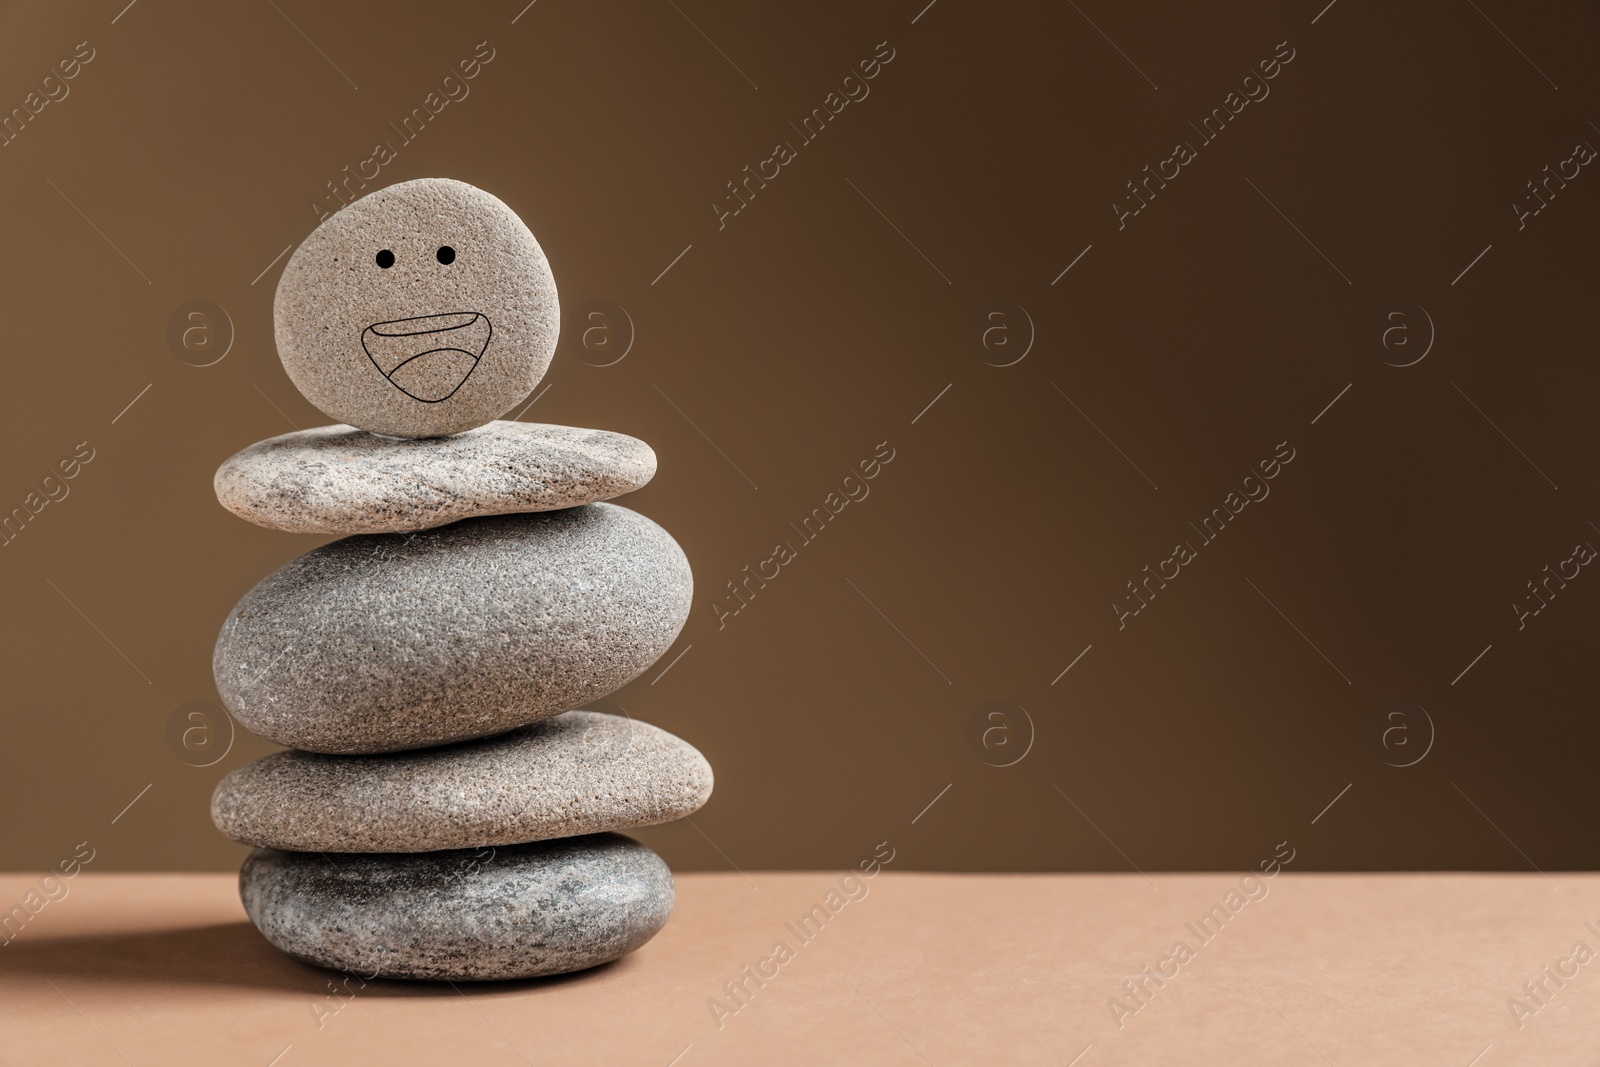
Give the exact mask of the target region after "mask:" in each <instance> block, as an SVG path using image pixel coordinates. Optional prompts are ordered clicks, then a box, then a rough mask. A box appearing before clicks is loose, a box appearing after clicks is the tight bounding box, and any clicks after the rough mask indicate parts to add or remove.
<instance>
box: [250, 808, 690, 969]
mask: <svg viewBox="0 0 1600 1067" xmlns="http://www.w3.org/2000/svg"><path fill="white" fill-rule="evenodd" d="M239 895H240V896H241V897H242V898H243V899H244V910H245V912H246V913H247V914H249V916H250V921H251V922H253V923H255V924H256V929H258V930H260V931H261V933H262V934H263V935H264V936H265V937H266V939H267V940H268V941H270V942H272V943H273V944H274V945H276V946H277V947H278V948H279V949H281V950H283V951H284V952H287V953H288V954H289V955H291V956H294V957H297V958H298V959H302V960H305V961H306V962H307V963H315V964H318V965H319V966H322V967H331V968H333V969H335V970H340V971H348V972H349V973H351V974H354V975H357V976H358V977H361V978H368V979H370V978H372V977H381V978H427V979H435V980H444V979H450V980H454V981H478V980H484V979H496V978H533V977H537V976H539V975H549V974H565V973H567V972H568V971H580V970H583V969H584V968H586V967H594V966H597V965H599V964H602V963H609V962H610V961H612V960H614V959H617V958H618V957H621V956H624V955H626V954H628V953H629V952H632V951H633V950H634V949H636V948H638V947H639V946H640V945H643V944H644V943H645V942H646V941H649V940H650V939H651V938H652V937H654V936H655V935H656V933H657V932H658V931H659V930H660V929H661V928H662V927H663V926H665V925H666V922H667V916H668V915H670V914H671V913H672V904H673V887H672V872H671V871H669V870H668V869H667V865H666V863H665V862H663V861H662V859H661V857H660V856H657V855H656V854H655V853H654V852H652V851H650V850H649V849H648V848H646V847H644V846H643V845H641V844H639V843H638V842H637V841H634V840H632V839H630V838H626V837H621V836H619V835H617V834H598V835H595V836H592V837H571V838H565V839H563V840H560V841H544V842H538V843H535V844H531V845H512V846H507V847H497V848H482V849H476V850H467V851H450V852H424V853H420V854H417V855H375V854H371V853H328V854H326V855H324V854H321V853H316V852H278V851H275V850H273V849H257V850H256V851H255V852H253V853H251V855H250V857H249V858H248V859H246V860H245V863H244V867H243V869H242V870H240V872H239Z"/></svg>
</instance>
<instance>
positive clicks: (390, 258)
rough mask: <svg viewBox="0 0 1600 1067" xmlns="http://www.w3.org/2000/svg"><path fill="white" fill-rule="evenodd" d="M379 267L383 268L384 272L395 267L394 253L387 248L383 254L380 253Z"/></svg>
mask: <svg viewBox="0 0 1600 1067" xmlns="http://www.w3.org/2000/svg"><path fill="white" fill-rule="evenodd" d="M378 266H380V267H382V268H383V269H384V270H388V269H389V268H390V267H392V266H394V253H393V252H391V251H389V250H388V249H387V248H385V249H384V250H383V251H382V252H379V253H378Z"/></svg>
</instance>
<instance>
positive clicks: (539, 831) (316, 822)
mask: <svg viewBox="0 0 1600 1067" xmlns="http://www.w3.org/2000/svg"><path fill="white" fill-rule="evenodd" d="M710 796H711V766H710V764H708V763H706V761H705V757H703V756H701V755H700V753H699V752H697V751H696V750H695V748H694V746H692V745H690V744H689V743H688V742H686V741H683V740H680V739H679V738H677V737H674V736H673V735H671V734H669V733H667V732H666V731H665V730H660V729H657V728H656V727H654V726H650V725H648V724H646V723H640V722H634V721H633V720H631V719H629V718H627V717H626V716H622V715H605V714H601V713H599V712H593V711H569V712H567V713H566V714H565V715H557V716H556V717H555V718H553V719H546V720H545V721H543V722H537V723H534V724H533V725H531V726H524V727H522V728H521V729H518V730H513V731H511V732H510V733H506V734H501V735H500V736H498V737H491V738H485V739H483V740H480V741H467V742H465V743H463V744H459V745H450V746H447V747H444V748H430V749H424V750H422V751H420V752H407V753H402V754H399V755H386V756H325V755H317V754H315V753H309V752H279V753H275V754H274V755H271V756H268V757H266V758H265V759H262V760H258V761H256V762H255V763H252V764H249V765H248V766H244V767H240V768H239V769H238V770H236V771H234V772H233V773H232V774H229V775H228V776H227V777H226V778H224V779H223V780H222V781H221V783H220V784H218V786H217V790H216V792H215V793H214V794H213V795H212V798H211V818H212V821H213V822H215V823H216V824H217V829H219V830H221V831H222V832H223V833H225V834H227V835H228V836H229V837H231V838H233V839H234V840H235V841H239V842H242V843H244V844H247V845H265V846H268V847H271V848H282V849H293V850H295V851H299V852H428V851H432V850H434V849H448V848H474V847H477V846H481V845H510V844H519V843H523V842H528V841H543V840H546V839H549V838H555V837H575V836H577V835H579V834H591V833H598V832H600V831H602V830H625V829H627V828H628V827H631V826H651V825H654V824H656V823H664V822H670V821H672V820H673V819H681V818H683V817H684V816H685V815H689V814H691V813H692V812H694V811H697V810H698V809H699V808H700V806H701V805H702V804H704V803H705V802H706V800H707V798H709V797H710Z"/></svg>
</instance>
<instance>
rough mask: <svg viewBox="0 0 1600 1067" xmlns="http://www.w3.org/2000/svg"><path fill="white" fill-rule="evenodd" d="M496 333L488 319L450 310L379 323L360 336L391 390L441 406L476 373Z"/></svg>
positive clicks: (466, 312) (363, 346) (472, 312)
mask: <svg viewBox="0 0 1600 1067" xmlns="http://www.w3.org/2000/svg"><path fill="white" fill-rule="evenodd" d="M493 334H494V327H493V326H491V325H490V323H489V317H488V316H487V315H483V314H480V313H479V312H476V311H451V312H446V313H445V314H442V315H418V316H415V317H414V318H409V319H392V320H390V321H388V322H375V323H373V324H372V325H371V326H368V327H367V328H366V329H365V330H362V331H361V347H362V348H363V349H364V350H365V351H366V353H367V358H368V359H370V360H372V365H373V366H374V367H377V368H378V372H379V373H380V374H382V375H383V376H384V377H385V378H387V379H388V380H389V384H390V385H393V386H394V387H395V388H396V389H398V390H400V391H401V392H402V393H404V394H406V395H407V396H409V397H411V399H413V400H420V401H422V402H423V403H424V404H437V403H438V402H439V401H441V400H448V399H450V397H452V396H454V395H455V391H456V390H457V389H460V388H461V386H462V385H463V384H464V383H465V382H466V380H467V379H468V378H469V377H471V376H472V372H473V371H475V370H477V369H478V361H479V360H480V359H481V358H483V353H484V350H485V349H487V348H488V347H489V338H490V337H491V336H493Z"/></svg>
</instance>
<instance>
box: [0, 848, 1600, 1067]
mask: <svg viewBox="0 0 1600 1067" xmlns="http://www.w3.org/2000/svg"><path fill="white" fill-rule="evenodd" d="M839 878H840V876H839V875H837V874H829V873H827V872H811V873H799V874H795V873H783V874H776V873H763V872H750V873H749V876H748V880H747V879H746V878H745V877H743V876H741V875H738V874H727V875H723V874H685V875H680V876H679V878H678V904H677V910H676V911H675V913H674V914H673V917H672V920H671V921H670V922H669V923H668V925H667V927H666V929H665V930H664V931H663V932H662V933H661V934H660V935H659V936H657V937H656V939H655V940H654V941H652V942H651V943H650V944H648V945H646V946H645V947H644V948H643V949H642V950H640V951H639V952H638V953H636V954H634V955H633V956H631V957H629V958H627V959H625V960H623V961H621V962H619V963H617V964H613V965H611V966H609V967H603V968H599V969H597V970H594V971H591V972H588V973H585V974H582V975H578V976H573V977H568V978H564V979H552V980H545V981H532V982H514V983H496V984H490V985H465V984H464V985H461V986H459V988H457V987H452V986H451V985H449V984H433V983H421V984H418V983H401V982H385V981H381V980H379V981H373V982H369V983H366V984H365V986H364V987H363V986H362V985H361V984H360V982H359V981H358V980H355V979H351V980H350V982H349V988H350V991H349V992H347V993H346V994H345V995H344V996H335V995H333V994H331V993H330V991H329V982H330V978H338V977H339V976H337V975H334V974H332V972H326V971H322V970H319V969H317V968H314V967H309V966H306V965H303V964H300V963H297V962H295V961H293V960H290V959H288V958H286V957H284V956H282V955H280V954H279V953H277V952H276V951H275V950H273V949H272V948H271V947H270V946H268V945H267V944H266V942H265V941H263V940H262V939H261V938H260V937H259V936H258V935H257V934H256V932H255V930H254V929H253V928H252V927H251V926H250V925H249V924H248V923H247V921H246V919H245V916H244V912H243V909H242V908H241V907H240V905H239V900H238V896H237V893H236V891H235V882H234V879H233V878H232V877H230V876H228V875H158V874H95V873H90V872H85V873H83V874H81V875H79V876H78V877H77V878H76V879H75V880H73V881H72V882H70V883H68V886H69V893H68V895H66V896H65V897H63V898H61V899H58V900H55V901H52V902H51V903H49V904H47V905H45V906H44V907H43V908H42V909H41V910H39V912H38V914H37V915H35V916H34V917H33V918H32V919H31V920H30V921H29V922H28V924H27V925H26V926H25V927H24V928H23V929H22V931H21V932H20V933H19V934H17V935H16V936H15V937H14V938H13V939H12V940H11V941H10V942H8V943H6V944H5V945H4V947H0V1062H3V1063H6V1064H11V1063H16V1064H63V1063H68V1064H78V1063H83V1064H135V1065H138V1067H145V1065H157V1064H191V1063H193V1064H246V1065H250V1067H267V1065H269V1064H276V1065H278V1067H302V1065H309V1064H340V1065H349V1064H357V1063H364V1064H389V1063H419V1064H424V1063H425V1064H440V1063H450V1064H460V1065H472V1067H479V1065H481V1067H496V1065H500V1064H507V1065H515V1064H523V1063H534V1064H546V1063H604V1064H643V1065H646V1067H668V1065H669V1064H676V1065H678V1067H698V1065H701V1064H713V1063H715V1064H732V1063H808V1064H809V1063H819V1064H832V1063H846V1062H849V1063H890V1064H933V1065H937V1067H944V1065H946V1064H970V1063H982V1064H986V1065H990V1067H993V1065H998V1064H1011V1063H1040V1064H1056V1065H1061V1067H1065V1065H1067V1064H1071V1063H1074V1062H1076V1063H1077V1064H1078V1065H1079V1067H1100V1065H1103V1064H1151V1063H1173V1064H1253V1063H1263V1064H1269V1063H1270V1064H1286V1065H1293V1064H1308V1065H1326V1064H1330V1063H1331V1064H1338V1065H1343V1064H1372V1063H1394V1064H1415V1065H1433V1064H1437V1065H1440V1067H1468V1065H1469V1064H1471V1065H1473V1067H1502V1065H1505V1064H1569V1063H1570V1064H1580V1063H1581V1064H1591V1065H1592V1064H1595V1063H1600V958H1597V959H1594V960H1592V961H1591V962H1589V963H1587V965H1584V964H1580V963H1579V962H1577V960H1576V959H1575V958H1573V955H1572V954H1573V949H1574V946H1575V945H1576V944H1577V943H1578V942H1583V943H1585V945H1586V946H1587V947H1588V948H1589V949H1593V950H1596V951H1597V952H1600V935H1597V934H1596V933H1595V932H1594V930H1591V929H1590V928H1589V927H1588V926H1587V925H1586V924H1590V923H1592V924H1593V925H1594V927H1595V928H1596V929H1600V875H1573V874H1552V875H1550V876H1549V877H1548V878H1546V877H1542V876H1540V875H1537V874H1533V875H1527V876H1524V875H1450V874H1444V875H1440V874H1434V875H1428V874H1422V875H1314V874H1291V873H1287V872H1285V873H1283V874H1281V875H1279V876H1278V877H1277V878H1276V879H1274V880H1272V881H1270V882H1266V883H1264V884H1265V886H1266V887H1267V889H1268V893H1267V895H1266V896H1265V897H1262V898H1260V899H1256V900H1253V901H1249V902H1247V903H1245V904H1244V905H1243V906H1242V907H1239V908H1238V910H1237V911H1236V912H1235V913H1233V914H1232V915H1231V917H1230V918H1229V920H1228V922H1227V924H1226V925H1225V926H1224V927H1223V929H1222V931H1221V933H1220V934H1216V935H1214V936H1212V938H1211V940H1210V941H1209V942H1207V941H1202V940H1201V939H1200V938H1199V937H1197V936H1196V935H1195V933H1194V931H1193V930H1192V929H1190V928H1189V926H1187V925H1186V924H1189V923H1195V924H1197V923H1198V920H1199V919H1200V917H1201V916H1203V915H1204V914H1205V913H1207V912H1208V911H1209V910H1210V909H1211V907H1212V906H1213V905H1216V904H1225V903H1226V899H1225V898H1226V894H1227V892H1228V891H1229V889H1233V888H1237V886H1238V882H1239V879H1238V876H1229V875H1225V874H1204V875H1174V874H1160V873H1154V874H1152V875H1151V876H1150V878H1149V880H1148V881H1146V880H1145V879H1143V878H1141V877H1139V876H1138V875H1129V876H1121V875H932V874H911V873H904V872H893V873H891V872H888V871H886V872H884V873H882V874H880V875H879V876H878V877H877V878H875V879H873V880H872V881H870V882H867V883H865V886H866V890H867V891H866V894H865V895H864V896H862V895H860V892H859V890H858V891H857V899H854V900H850V899H848V897H847V896H846V895H845V894H840V896H838V897H836V898H834V900H833V901H831V903H833V904H834V905H835V907H836V908H837V911H836V913H834V914H832V915H831V916H830V917H829V918H828V920H827V922H826V924H825V925H824V926H823V927H822V929H821V932H820V933H819V934H816V935H814V936H813V938H812V940H810V941H809V942H803V941H802V940H801V939H800V938H799V937H797V936H796V933H795V931H794V930H793V929H792V928H791V927H790V926H789V925H787V924H790V923H794V922H797V921H798V920H799V919H800V918H801V917H802V916H803V915H805V914H806V913H807V912H808V911H810V910H811V909H812V907H813V906H814V905H821V906H823V907H824V913H826V906H827V905H828V904H829V903H830V901H829V900H828V898H827V894H828V892H829V890H837V889H838V887H839ZM38 884H39V879H38V878H37V877H35V876H29V875H22V874H8V875H3V876H0V906H4V907H9V906H10V904H11V903H15V902H21V901H23V900H24V898H25V896H26V894H27V893H28V892H29V890H31V889H34V888H36V887H37V886H38ZM1239 899H1244V898H1242V897H1241V898H1236V901H1237V900H1239ZM839 901H844V903H843V906H842V907H840V906H839ZM778 941H783V942H785V943H786V944H787V945H788V946H789V948H790V949H791V950H792V957H791V958H789V959H788V960H787V962H784V963H782V964H770V963H769V964H768V965H767V966H766V972H767V973H768V974H771V975H773V977H771V978H769V979H765V980H764V985H761V986H759V987H758V986H757V985H756V982H755V981H754V980H753V979H746V987H747V988H748V989H750V990H751V992H750V993H749V994H748V995H747V996H746V997H745V1002H744V1003H743V1004H742V1005H741V1004H740V1003H739V1002H737V1001H734V1000H731V999H730V998H729V997H728V995H727V993H726V990H725V989H724V986H725V983H727V982H730V981H736V980H738V979H740V978H741V977H743V972H742V968H743V967H744V966H745V965H747V964H748V965H750V966H751V967H752V969H754V968H756V967H757V966H758V965H759V963H760V961H761V960H763V959H766V958H768V957H769V956H771V955H772V951H773V947H774V945H775V943H776V942H778ZM1178 941H1183V942H1185V943H1186V944H1187V945H1188V946H1189V948H1190V949H1191V950H1192V956H1191V958H1189V959H1188V961H1187V962H1186V963H1182V964H1174V963H1172V962H1169V963H1167V964H1165V965H1164V966H1165V969H1166V970H1167V971H1168V972H1169V973H1170V972H1171V971H1172V970H1173V969H1174V967H1175V966H1176V967H1177V977H1175V978H1172V979H1170V980H1167V981H1165V983H1164V984H1163V985H1161V986H1160V987H1157V986H1156V984H1155V982H1154V981H1150V980H1146V982H1145V988H1146V990H1147V991H1149V992H1148V994H1147V995H1146V996H1145V997H1144V998H1143V1004H1142V1006H1139V1010H1138V1011H1137V1013H1134V1014H1125V1015H1124V1016H1123V1018H1122V1019H1121V1022H1122V1025H1121V1026H1120V1027H1119V1026H1118V1025H1117V1023H1116V1022H1115V1021H1114V1020H1113V1015H1112V1012H1111V1010H1110V1008H1109V1007H1108V1001H1109V1000H1111V998H1113V997H1116V998H1119V999H1120V1000H1121V1001H1122V1002H1123V1003H1124V1004H1125V1005H1127V1007H1128V1008H1130V1009H1131V1008H1133V1007H1135V1006H1136V1005H1135V1002H1134V1001H1133V999H1132V998H1131V997H1129V996H1128V995H1127V993H1126V992H1125V991H1124V989H1123V988H1122V983H1123V982H1124V981H1125V980H1126V979H1128V978H1129V977H1131V976H1134V975H1137V974H1138V973H1139V972H1140V970H1141V968H1143V967H1145V966H1146V965H1149V966H1150V967H1151V969H1152V971H1155V970H1156V969H1157V968H1158V967H1160V966H1162V965H1161V964H1160V961H1161V960H1162V958H1163V957H1167V956H1168V955H1169V953H1170V952H1171V950H1172V948H1173V946H1174V943H1175V942H1178ZM1563 960H1566V961H1568V962H1565V963H1563V962H1562V961H1563ZM1545 966H1549V967H1550V968H1551V969H1552V970H1551V972H1549V973H1555V972H1556V969H1557V968H1561V969H1564V970H1565V971H1566V972H1567V973H1569V974H1572V973H1573V972H1576V974H1575V976H1574V977H1570V978H1566V979H1563V980H1562V981H1563V984H1562V985H1559V986H1558V985H1557V984H1556V982H1555V981H1553V980H1551V979H1548V978H1545V979H1544V982H1545V988H1546V990H1548V995H1547V996H1546V995H1545V994H1541V999H1543V1000H1544V1004H1543V1005H1542V1006H1539V1010H1538V1011H1537V1012H1536V1013H1535V1012H1533V1010H1532V1009H1533V1008H1534V1007H1535V1006H1538V1005H1537V1002H1535V1001H1532V1000H1529V999H1527V994H1526V992H1525V991H1524V990H1523V988H1522V985H1523V983H1524V982H1528V981H1538V980H1540V979H1541V978H1543V976H1544V974H1545V973H1546V972H1544V971H1543V970H1542V968H1544V967H1545ZM715 998H721V1002H722V1003H723V1004H724V1006H725V1007H724V1010H723V1011H722V1012H721V1013H720V1018H719V1017H718V1015H719V1013H717V1012H714V1011H713V1009H712V1003H713V1001H714V999H715ZM1513 998H1520V999H1521V1001H1522V1002H1523V1003H1524V1004H1526V1005H1527V1006H1528V1010H1527V1011H1526V1012H1524V1013H1521V1015H1520V1018H1514V1017H1513V1014H1512V1011H1511V1009H1510V1008H1509V1006H1508V1002H1509V1001H1511V1000H1512V999H1513ZM734 1008H737V1009H738V1010H737V1011H733V1010H732V1009H734ZM719 1022H720V1024H721V1025H720V1026H719V1025H718V1023H719ZM1519 1023H1520V1025H1519ZM1075 1057H1077V1059H1076V1060H1075ZM1475 1057H1479V1058H1477V1059H1475Z"/></svg>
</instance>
